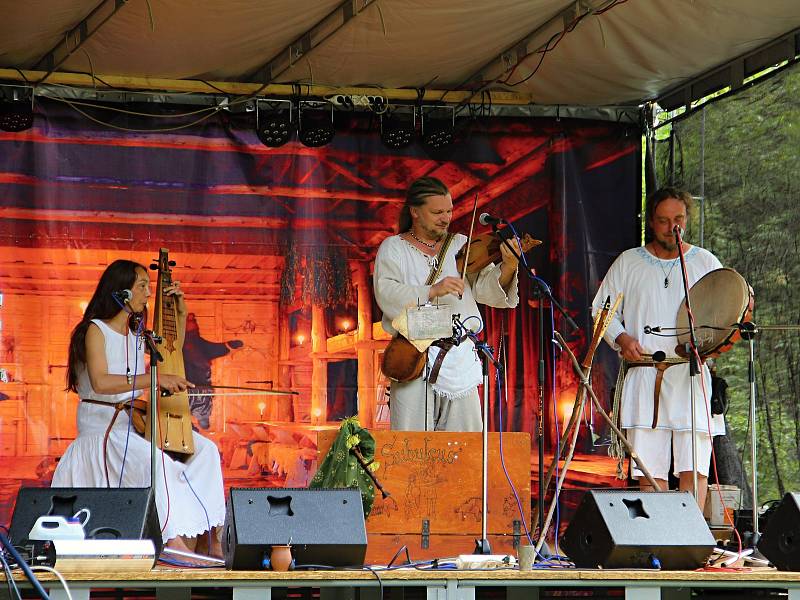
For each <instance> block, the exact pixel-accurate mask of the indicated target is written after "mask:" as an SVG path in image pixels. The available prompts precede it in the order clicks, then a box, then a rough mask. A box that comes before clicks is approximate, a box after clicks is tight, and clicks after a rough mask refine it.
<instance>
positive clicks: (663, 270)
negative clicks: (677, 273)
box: [653, 246, 680, 288]
mask: <svg viewBox="0 0 800 600" xmlns="http://www.w3.org/2000/svg"><path fill="white" fill-rule="evenodd" d="M653 254H655V256H656V258H657V259H658V266H659V268H660V269H661V272H662V273H664V288H668V287H669V276H670V275H672V269H674V268H675V264H676V263H677V262H678V261H679V260H680V256H678V258H676V259H674V260H673V261H672V264H671V265H670V267H669V271H667V270H666V269H665V268H664V265H662V264H661V261H662V260H664V259H663V258H661V257H660V256H659V255H658V254H657V253H656V251H655V246H653Z"/></svg>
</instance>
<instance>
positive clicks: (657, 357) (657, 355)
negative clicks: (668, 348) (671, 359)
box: [642, 350, 667, 363]
mask: <svg viewBox="0 0 800 600" xmlns="http://www.w3.org/2000/svg"><path fill="white" fill-rule="evenodd" d="M642 357H643V358H651V359H653V362H657V363H659V362H663V361H664V359H665V358H667V353H666V352H664V351H663V350H656V351H655V352H653V353H652V354H645V353H644V352H643V353H642Z"/></svg>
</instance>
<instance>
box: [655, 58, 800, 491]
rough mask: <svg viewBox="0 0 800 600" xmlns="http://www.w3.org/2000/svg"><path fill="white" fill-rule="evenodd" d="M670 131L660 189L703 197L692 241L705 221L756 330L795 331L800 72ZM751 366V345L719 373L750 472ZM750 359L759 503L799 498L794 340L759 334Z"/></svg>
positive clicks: (798, 314)
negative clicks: (750, 293) (790, 495)
mask: <svg viewBox="0 0 800 600" xmlns="http://www.w3.org/2000/svg"><path fill="white" fill-rule="evenodd" d="M671 127H672V132H671V135H672V137H673V139H672V141H670V140H669V139H666V140H663V141H660V142H659V143H658V148H657V165H658V170H659V175H660V176H659V183H660V184H665V183H670V182H671V183H673V184H675V185H678V186H681V187H684V188H686V189H688V190H689V191H691V192H692V193H693V194H695V195H699V194H701V191H702V193H703V195H704V199H703V201H702V202H700V203H698V205H697V206H696V207H695V211H694V214H693V217H692V223H691V227H690V230H689V233H688V238H689V240H690V241H691V242H692V243H696V244H699V243H700V236H699V231H700V218H699V217H700V213H701V212H702V213H703V215H704V217H705V224H704V232H703V233H704V239H703V243H702V245H703V246H705V247H706V248H708V249H709V250H710V251H712V252H713V253H714V254H716V255H717V256H718V257H719V259H720V260H721V261H722V263H723V264H724V265H726V266H729V267H732V268H734V269H736V270H737V271H738V272H739V273H741V274H742V275H743V276H744V277H745V279H746V280H747V281H748V283H749V284H750V285H751V286H752V288H753V290H754V293H755V310H754V314H753V320H754V322H755V323H756V324H757V325H758V326H759V327H764V326H773V325H785V324H788V325H796V324H800V210H798V200H799V199H800V181H799V178H800V66H797V65H795V66H794V67H793V68H790V69H787V70H785V71H782V72H780V73H778V74H776V75H774V76H772V77H770V78H769V79H768V80H766V81H764V82H762V83H760V84H758V85H755V86H753V87H751V88H749V89H746V90H743V91H741V92H739V93H737V94H735V95H732V96H730V97H727V98H724V99H720V100H718V101H715V102H713V103H711V104H709V105H708V106H706V107H705V108H704V109H701V110H699V111H697V112H695V113H694V114H692V115H690V116H688V117H686V118H684V119H682V120H680V121H677V122H675V123H673V124H672V126H671ZM670 143H673V144H674V146H673V148H674V161H670V158H669V157H670V151H669V144H670ZM670 164H672V165H673V167H672V168H670ZM671 171H672V173H671ZM706 301H707V302H714V303H718V302H724V301H725V299H724V298H709V299H707V300H706ZM748 357H749V347H748V344H747V343H746V342H744V341H740V342H738V343H737V345H736V346H735V347H734V349H733V350H732V351H730V352H728V353H726V354H724V355H722V356H721V357H720V358H719V359H718V360H717V372H718V374H719V375H721V376H722V377H724V378H725V379H726V380H727V382H728V384H729V386H730V387H729V388H728V397H729V400H730V405H729V410H728V413H727V423H728V427H729V430H730V435H731V437H732V438H733V439H734V440H735V441H736V444H737V446H738V448H739V450H740V453H741V455H742V456H743V458H744V462H745V466H746V468H747V470H748V472H749V471H750V464H749V456H750V448H749V437H750V434H749V429H748V427H749V421H748V414H749V391H750V385H749V382H748V368H747V363H748ZM755 359H756V360H755V363H756V364H755V368H756V392H757V403H756V409H757V418H756V427H757V439H758V444H757V448H758V459H757V465H756V471H757V475H758V485H759V501H760V503H764V502H765V501H768V500H771V499H774V498H779V497H780V496H781V495H783V493H784V492H786V491H797V490H800V468H799V467H798V465H800V460H799V459H800V331H792V330H789V331H781V330H772V329H767V328H766V327H764V329H762V330H761V331H760V333H759V334H758V335H757V336H756V343H755Z"/></svg>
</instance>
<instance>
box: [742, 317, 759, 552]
mask: <svg viewBox="0 0 800 600" xmlns="http://www.w3.org/2000/svg"><path fill="white" fill-rule="evenodd" d="M757 333H758V327H756V324H755V323H752V322H750V323H740V324H739V335H740V336H741V337H742V339H744V340H747V343H748V345H749V347H750V355H749V357H748V361H747V380H748V382H749V383H750V466H751V469H752V472H751V474H750V477H751V479H750V486H751V489H750V492H751V493H752V504H753V506H752V510H753V537H752V539H751V540H750V545H751V546H752V547H753V548H754V549H755V548H756V547H757V546H758V542H759V540H760V539H761V532H760V531H759V525H758V476H757V473H756V465H757V463H756V448H757V446H758V441H757V440H758V437H757V435H756V363H755V339H756V334H757Z"/></svg>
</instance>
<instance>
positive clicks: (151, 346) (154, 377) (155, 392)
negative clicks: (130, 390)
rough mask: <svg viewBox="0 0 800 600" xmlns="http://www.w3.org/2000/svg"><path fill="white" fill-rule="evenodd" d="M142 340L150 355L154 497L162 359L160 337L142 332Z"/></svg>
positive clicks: (151, 471) (151, 457)
mask: <svg viewBox="0 0 800 600" xmlns="http://www.w3.org/2000/svg"><path fill="white" fill-rule="evenodd" d="M142 338H143V339H144V341H145V344H146V345H147V351H148V353H149V354H150V493H151V494H152V496H153V498H155V497H156V467H157V466H158V404H157V403H158V398H159V394H160V391H161V390H160V389H159V387H158V362H159V361H163V360H164V357H163V356H161V353H160V352H159V351H158V348H157V347H156V344H157V343H159V342H161V337H159V336H157V335H155V334H154V333H153V332H152V331H149V330H145V331H143V332H142Z"/></svg>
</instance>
